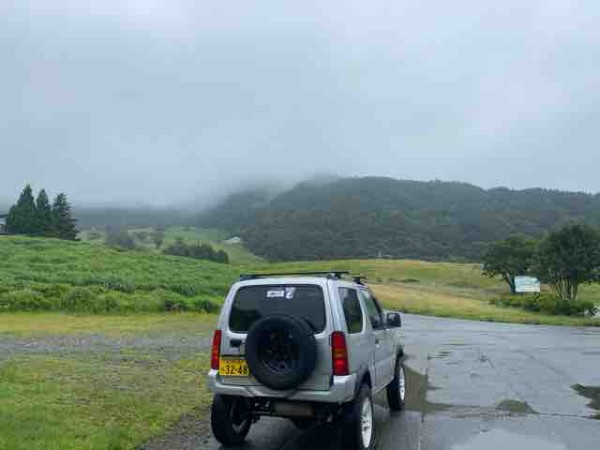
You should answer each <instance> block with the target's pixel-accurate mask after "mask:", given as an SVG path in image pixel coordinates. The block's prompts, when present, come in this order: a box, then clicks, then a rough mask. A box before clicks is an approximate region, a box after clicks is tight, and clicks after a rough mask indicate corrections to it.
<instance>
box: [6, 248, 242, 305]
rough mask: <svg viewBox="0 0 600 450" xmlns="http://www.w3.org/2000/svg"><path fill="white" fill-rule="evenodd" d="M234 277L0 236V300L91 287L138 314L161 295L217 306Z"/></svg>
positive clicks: (220, 267)
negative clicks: (17, 293)
mask: <svg viewBox="0 0 600 450" xmlns="http://www.w3.org/2000/svg"><path fill="white" fill-rule="evenodd" d="M236 275H237V271H235V270H234V269H233V268H231V267H230V266H228V265H224V264H217V263H212V262H208V261H198V260H193V259H188V258H179V257H173V256H165V255H160V254H157V253H150V252H119V251H116V250H111V249H108V248H106V247H104V246H99V245H93V244H89V243H84V242H65V241H59V240H56V239H32V238H23V237H8V236H0V295H1V294H2V291H7V290H10V289H15V290H18V289H21V288H23V287H32V288H33V289H36V290H40V291H43V292H49V293H48V294H46V295H49V296H51V295H52V292H51V291H53V290H57V291H58V290H59V289H58V288H61V289H63V288H65V289H68V288H69V287H70V286H93V287H97V288H98V289H105V290H110V291H111V293H112V294H115V295H116V294H119V295H123V296H124V297H127V298H126V300H127V301H129V302H130V303H132V304H133V305H134V307H132V309H133V310H136V308H135V306H136V305H135V304H136V302H137V303H139V305H137V306H139V307H140V308H142V307H143V304H142V303H143V302H144V301H147V302H150V301H154V300H156V298H158V296H160V295H162V294H161V293H163V292H170V293H173V294H175V293H178V292H179V293H182V292H183V293H185V295H189V296H192V297H193V296H199V297H205V298H209V299H214V300H219V299H221V298H222V297H223V296H224V295H225V293H226V292H227V290H228V288H229V285H230V283H231V282H232V281H233V280H234V279H235V278H236ZM53 287H54V288H56V289H53ZM63 290H64V289H63ZM56 295H59V294H56ZM51 300H52V301H58V299H56V298H52V299H51ZM142 309H143V308H142Z"/></svg>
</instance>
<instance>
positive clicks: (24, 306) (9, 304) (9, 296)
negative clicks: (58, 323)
mask: <svg viewBox="0 0 600 450" xmlns="http://www.w3.org/2000/svg"><path fill="white" fill-rule="evenodd" d="M51 308H52V303H51V302H50V301H48V300H47V299H45V298H44V296H43V295H42V294H40V293H39V292H37V291H34V290H33V289H29V288H25V289H19V290H13V291H9V292H6V293H4V294H2V295H1V296H0V311H1V310H4V311H42V310H49V309H51Z"/></svg>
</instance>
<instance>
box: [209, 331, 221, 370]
mask: <svg viewBox="0 0 600 450" xmlns="http://www.w3.org/2000/svg"><path fill="white" fill-rule="evenodd" d="M220 357H221V330H215V334H213V340H212V350H211V352H210V368H211V369H214V370H219V359H220Z"/></svg>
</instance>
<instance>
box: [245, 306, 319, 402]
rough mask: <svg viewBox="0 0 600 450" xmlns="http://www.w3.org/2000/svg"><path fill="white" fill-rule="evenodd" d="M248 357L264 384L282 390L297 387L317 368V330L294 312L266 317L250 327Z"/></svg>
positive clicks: (255, 375) (257, 377)
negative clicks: (295, 315)
mask: <svg viewBox="0 0 600 450" xmlns="http://www.w3.org/2000/svg"><path fill="white" fill-rule="evenodd" d="M246 361H247V362H248V367H249V368H250V372H251V373H252V375H253V376H254V378H256V379H257V380H258V381H259V382H260V383H261V384H264V385H265V386H267V387H269V388H271V389H275V390H278V391H285V390H288V389H294V388H296V387H298V386H299V385H300V384H302V383H303V382H304V381H306V380H307V379H308V377H309V376H310V374H311V373H312V372H313V371H314V370H315V366H316V363H317V342H316V340H315V336H314V331H313V330H312V329H311V327H310V326H309V325H308V323H306V321H304V320H302V319H297V318H295V317H292V316H287V315H283V314H277V315H271V316H267V317H263V318H262V319H259V320H257V321H256V322H255V323H254V324H253V325H252V326H251V327H250V329H249V330H248V335H247V337H246Z"/></svg>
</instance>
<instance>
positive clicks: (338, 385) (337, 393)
mask: <svg viewBox="0 0 600 450" xmlns="http://www.w3.org/2000/svg"><path fill="white" fill-rule="evenodd" d="M287 284H296V285H297V284H307V285H317V286H320V287H321V288H322V289H323V296H324V306H325V316H326V323H325V328H324V330H323V331H322V332H319V333H317V334H315V339H316V341H317V355H318V356H317V364H316V368H315V370H314V372H313V373H312V374H311V375H310V377H309V378H308V379H307V380H306V381H305V382H304V383H302V384H301V385H300V386H298V387H297V388H295V389H293V390H289V391H277V390H273V389H269V388H267V387H266V386H263V385H261V384H260V383H259V382H258V381H257V380H256V379H255V378H254V377H252V376H249V377H223V376H221V375H219V373H218V371H217V370H213V369H211V370H210V371H209V374H208V386H209V388H210V389H211V390H212V391H213V392H215V393H219V394H223V395H235V396H241V397H247V398H277V399H286V400H291V401H296V400H297V401H310V402H324V403H345V402H349V401H351V400H352V399H353V397H354V395H355V392H356V386H357V383H359V382H361V380H360V379H359V376H363V375H364V374H365V373H367V372H368V373H369V376H370V378H371V382H372V384H373V386H372V388H373V390H374V391H375V392H378V391H380V390H381V389H383V388H384V387H385V386H386V385H387V384H388V383H389V382H390V381H391V379H392V377H393V365H394V364H395V358H396V355H397V354H398V349H399V348H400V343H399V342H398V341H397V339H396V335H395V333H394V332H393V331H392V330H387V329H382V330H373V329H372V327H371V324H370V321H369V317H368V314H367V310H366V307H365V305H364V302H363V299H362V296H360V295H359V296H358V297H359V301H360V306H361V310H362V316H363V327H362V331H361V332H359V333H348V329H347V326H346V320H345V316H344V311H343V308H342V302H341V300H340V296H339V288H340V287H342V288H346V289H355V290H356V291H357V293H358V292H360V291H361V290H362V291H367V292H368V290H367V288H366V287H364V286H362V285H360V284H357V283H353V282H350V281H346V280H343V279H337V278H336V279H332V278H328V277H312V276H310V277H309V276H281V277H269V278H257V279H250V280H244V281H239V282H237V283H234V284H233V286H232V287H231V289H230V291H229V293H228V295H227V297H226V299H225V302H224V304H223V307H222V309H221V314H220V316H219V321H218V328H219V329H220V330H221V331H222V340H221V348H220V351H221V357H228V356H230V357H242V358H243V357H244V355H245V348H244V345H245V340H246V333H239V332H234V331H232V330H230V329H229V315H230V312H231V308H232V304H233V301H234V299H235V295H236V293H237V291H238V290H239V289H240V288H242V287H244V286H254V285H287ZM333 331H342V332H344V334H345V337H346V344H347V347H348V362H349V369H350V375H348V376H333V374H332V370H333V369H332V357H331V341H330V337H331V333H332V332H333ZM376 340H378V341H379V343H376Z"/></svg>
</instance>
